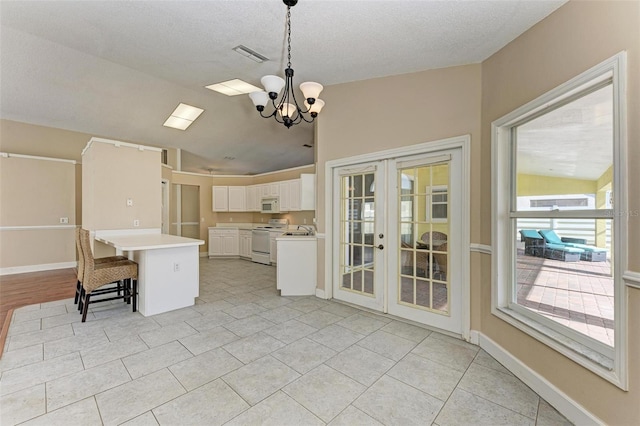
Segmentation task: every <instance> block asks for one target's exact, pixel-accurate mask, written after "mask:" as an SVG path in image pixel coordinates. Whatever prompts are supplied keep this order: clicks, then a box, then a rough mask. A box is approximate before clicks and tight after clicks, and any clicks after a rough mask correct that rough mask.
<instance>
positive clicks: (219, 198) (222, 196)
mask: <svg viewBox="0 0 640 426" xmlns="http://www.w3.org/2000/svg"><path fill="white" fill-rule="evenodd" d="M211 189H212V192H211V196H212V201H211V204H212V209H213V211H214V212H227V211H229V190H228V187H227V186H214V187H212V188H211Z"/></svg>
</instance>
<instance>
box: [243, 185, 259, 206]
mask: <svg viewBox="0 0 640 426" xmlns="http://www.w3.org/2000/svg"><path fill="white" fill-rule="evenodd" d="M258 198H260V197H258V185H249V186H247V187H246V189H245V207H246V209H247V211H248V212H256V211H258V207H259V206H260V200H259V199H258Z"/></svg>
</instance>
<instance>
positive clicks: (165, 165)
mask: <svg viewBox="0 0 640 426" xmlns="http://www.w3.org/2000/svg"><path fill="white" fill-rule="evenodd" d="M161 166H162V167H164V168H165V169H170V170H173V167H171V166H170V165H168V164H161Z"/></svg>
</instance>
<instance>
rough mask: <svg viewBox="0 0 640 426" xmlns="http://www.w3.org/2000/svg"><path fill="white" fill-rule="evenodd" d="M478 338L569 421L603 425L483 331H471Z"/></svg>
mask: <svg viewBox="0 0 640 426" xmlns="http://www.w3.org/2000/svg"><path fill="white" fill-rule="evenodd" d="M471 333H472V335H473V334H474V333H475V334H476V335H477V338H478V339H479V343H480V347H481V348H482V349H484V350H485V351H487V353H488V354H489V355H491V356H492V357H494V358H495V359H496V360H497V361H498V362H500V363H501V364H502V365H504V366H505V367H506V368H507V369H508V370H509V371H511V372H512V373H513V374H514V375H515V376H516V377H517V378H519V379H520V380H522V381H523V382H524V384H526V385H527V386H529V387H530V388H531V389H533V391H534V392H536V393H537V394H538V395H540V396H541V397H542V398H544V399H545V400H546V401H547V402H548V403H549V404H551V405H552V406H553V407H554V408H555V409H556V410H558V411H559V412H560V413H561V414H562V415H563V416H565V417H566V418H567V419H569V421H571V422H572V423H573V424H576V425H603V424H605V423H604V422H603V421H602V420H600V419H598V418H597V417H596V416H594V415H593V414H591V413H590V412H589V411H587V409H585V408H584V407H583V406H582V405H580V404H579V403H577V402H576V401H574V400H573V399H571V398H570V397H569V396H568V395H567V394H565V393H564V392H562V391H561V390H560V389H558V388H557V387H555V386H554V385H553V384H551V383H550V382H549V381H548V380H547V379H545V378H544V377H542V376H541V375H540V374H538V373H536V372H535V371H533V370H532V369H531V368H529V367H527V366H526V365H525V364H523V363H522V361H520V360H519V359H517V358H516V357H514V356H513V355H511V354H510V353H509V352H507V351H506V350H505V349H504V348H503V347H502V346H500V345H498V344H497V343H496V342H494V341H493V340H491V338H489V337H487V336H486V335H484V334H483V333H480V332H478V331H475V330H474V331H472V332H471ZM472 339H473V337H472Z"/></svg>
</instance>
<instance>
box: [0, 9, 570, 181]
mask: <svg viewBox="0 0 640 426" xmlns="http://www.w3.org/2000/svg"><path fill="white" fill-rule="evenodd" d="M564 2H565V1H564V0H558V1H400V0H395V1H374V0H369V1H358V0H352V1H330V0H300V2H299V3H298V5H297V6H295V7H294V8H292V11H291V15H292V65H293V68H294V69H295V71H296V75H295V83H296V84H299V83H300V82H302V81H305V80H314V81H318V82H320V83H322V84H324V85H330V84H336V83H344V82H348V81H356V80H362V79H369V78H375V77H382V76H387V75H394V74H402V73H409V72H416V71H420V70H426V69H433V68H442V67H449V66H455V65H462V64H469V63H478V62H481V61H482V60H484V59H486V58H487V57H489V56H490V55H492V54H493V53H495V52H496V51H497V50H499V49H500V48H501V47H503V46H504V45H506V44H507V43H509V42H510V41H511V40H513V39H514V38H516V37H517V36H518V35H519V34H521V33H522V32H524V31H526V30H527V29H528V28H530V27H531V26H532V25H534V24H535V23H537V22H538V21H540V20H541V19H542V18H544V17H545V16H547V15H548V14H550V13H551V12H553V11H554V10H555V9H557V8H558V7H559V6H561V5H562V4H563V3H564ZM285 13H286V7H285V6H284V4H283V3H282V2H281V1H280V0H246V1H245V0H234V1H222V0H217V1H64V2H62V1H41V2H27V1H17V2H12V1H2V2H0V24H1V27H0V48H1V49H0V61H1V62H0V66H1V69H0V72H1V74H0V76H1V77H2V78H1V81H0V117H2V118H6V119H10V120H16V121H22V122H27V123H33V124H40V125H45V126H52V127H58V128H63V129H69V130H76V131H81V132H86V133H90V134H95V135H100V136H105V137H110V138H114V139H126V140H133V141H138V142H141V143H146V144H151V145H158V146H168V147H174V148H181V149H183V150H185V151H187V152H188V153H189V154H186V155H185V156H184V164H183V169H184V170H187V171H194V172H196V171H199V172H206V173H209V170H212V172H213V173H216V174H232V173H233V174H246V173H251V174H252V173H260V172H266V171H271V170H278V169H283V168H288V167H294V166H299V165H304V164H310V163H313V150H312V149H309V148H305V147H303V146H302V145H303V144H313V125H308V124H301V125H299V126H295V127H293V128H291V129H288V130H287V129H286V128H284V126H282V125H278V124H276V123H275V122H272V120H265V119H261V118H258V117H257V113H256V111H255V110H254V108H253V105H252V103H251V101H250V100H249V99H248V97H247V96H238V97H227V96H224V95H220V94H218V93H215V92H211V91H210V90H208V89H205V88H204V86H205V85H208V84H212V83H216V82H220V81H223V80H228V79H232V78H241V79H244V80H246V81H248V82H250V83H253V84H255V85H259V80H260V77H261V76H263V75H265V74H282V69H283V68H284V63H283V59H284V40H285V38H284V36H285V32H284V30H285V26H284V24H285V19H284V18H285ZM239 44H243V45H245V46H247V47H249V48H251V49H253V50H255V51H257V52H259V53H261V54H262V55H264V56H266V57H268V58H269V59H270V61H268V62H265V63H263V64H257V63H255V62H253V61H251V60H249V59H247V58H245V57H243V56H240V55H239V54H237V53H235V52H234V51H232V48H233V47H235V46H237V45H239ZM321 97H322V96H321ZM180 102H184V103H188V104H191V105H194V106H198V107H200V108H203V109H205V112H204V113H203V114H202V115H201V116H200V118H199V119H198V120H196V122H195V123H194V124H193V125H192V126H191V127H190V128H189V129H188V130H187V131H184V132H183V131H179V130H174V129H169V128H165V127H163V126H162V123H163V122H164V120H165V119H166V118H167V116H168V115H169V114H170V113H171V111H173V109H174V108H175V107H176V106H177V104H178V103H180ZM330 107H331V105H330V104H327V106H326V107H325V108H330ZM224 157H231V158H234V159H233V160H228V159H227V160H225V159H224Z"/></svg>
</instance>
